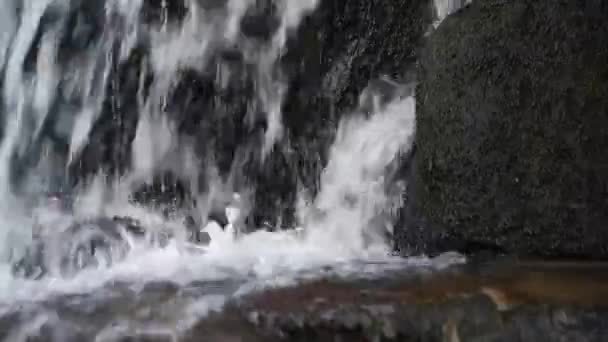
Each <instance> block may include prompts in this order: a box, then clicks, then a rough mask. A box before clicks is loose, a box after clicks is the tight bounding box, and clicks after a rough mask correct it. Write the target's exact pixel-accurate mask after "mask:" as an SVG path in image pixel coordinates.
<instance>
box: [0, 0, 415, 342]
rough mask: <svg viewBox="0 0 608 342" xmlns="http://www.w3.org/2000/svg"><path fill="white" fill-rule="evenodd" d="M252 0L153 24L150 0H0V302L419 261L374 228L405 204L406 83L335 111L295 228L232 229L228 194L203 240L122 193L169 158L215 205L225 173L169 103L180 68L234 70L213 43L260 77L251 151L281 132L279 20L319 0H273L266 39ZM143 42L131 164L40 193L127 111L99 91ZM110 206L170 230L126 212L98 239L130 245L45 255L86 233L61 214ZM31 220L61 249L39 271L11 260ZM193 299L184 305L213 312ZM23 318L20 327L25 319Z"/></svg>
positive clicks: (233, 212) (202, 204) (105, 210)
mask: <svg viewBox="0 0 608 342" xmlns="http://www.w3.org/2000/svg"><path fill="white" fill-rule="evenodd" d="M218 3H220V4H221V5H218ZM256 4H257V2H256V1H254V0H247V1H244V0H226V1H221V2H217V1H216V2H214V1H198V0H190V1H186V2H185V8H186V9H187V11H186V13H187V14H186V15H185V17H184V18H183V19H182V20H177V21H176V20H170V18H169V13H168V8H167V6H168V2H166V1H161V9H160V12H161V15H160V18H161V20H160V21H159V22H158V23H155V22H149V21H146V20H144V17H145V11H146V6H150V5H149V4H146V2H145V1H144V0H106V1H101V0H82V1H76V0H73V1H70V0H4V1H3V2H2V4H0V75H1V77H2V79H1V88H2V97H1V98H0V100H1V107H0V114H1V117H2V120H3V125H2V143H1V145H0V234H1V236H0V239H1V241H3V242H4V243H5V244H4V245H3V246H0V252H2V255H1V256H2V262H1V263H0V303H4V304H7V305H9V304H16V303H20V302H23V301H44V300H47V299H48V298H52V297H53V296H57V295H58V294H65V293H87V292H91V291H95V290H96V289H100V288H102V287H103V286H104V285H105V284H108V283H112V282H117V281H124V282H129V283H133V284H139V283H142V282H144V283H145V282H151V281H162V280H170V281H172V282H175V283H179V284H181V285H183V286H185V285H186V284H189V283H191V282H192V281H215V280H222V279H232V280H233V282H234V283H235V284H237V285H238V286H236V289H226V290H225V292H223V293H221V295H220V296H219V297H217V296H216V297H213V298H211V299H210V298H207V299H205V300H206V301H204V303H202V304H201V303H199V304H200V305H202V308H210V307H217V306H218V305H219V306H221V303H223V301H224V300H225V299H226V298H227V296H231V295H238V294H242V293H246V292H248V291H251V290H254V289H256V288H257V287H258V286H268V285H285V284H290V283H291V282H293V281H295V280H296V279H297V278H298V277H306V276H307V275H311V274H312V275H316V276H319V274H322V271H321V270H323V269H324V267H326V266H332V267H334V269H335V270H336V272H342V273H345V274H350V273H363V272H365V270H366V268H365V265H368V262H372V261H381V262H382V263H383V264H384V267H403V265H404V264H405V265H407V264H411V263H414V264H418V263H425V262H426V260H425V259H416V260H414V259H410V260H404V259H396V258H392V257H390V256H389V253H388V252H389V249H388V247H387V243H386V242H387V241H386V239H385V236H384V235H385V232H386V231H387V230H390V227H388V226H387V217H390V215H391V210H392V209H393V208H397V207H399V206H400V205H401V203H400V202H399V199H398V198H395V196H391V195H388V194H387V191H386V187H387V181H386V180H385V177H386V169H387V167H389V166H390V164H391V163H393V162H394V161H395V159H396V158H399V156H400V155H401V154H407V153H408V152H409V150H410V148H411V144H412V138H413V134H414V125H415V101H414V98H413V95H412V94H409V95H408V96H401V97H399V98H398V99H396V100H395V101H393V102H391V103H389V104H388V105H386V106H384V107H383V108H376V110H375V113H373V114H372V115H370V116H364V115H355V114H353V115H352V116H348V117H346V118H345V119H344V120H343V121H342V122H341V123H340V126H339V129H338V134H337V137H336V139H335V141H334V143H333V145H332V146H331V148H330V160H329V163H328V165H327V167H326V169H325V171H324V173H323V175H322V182H321V189H320V192H319V194H318V195H317V197H316V198H315V199H314V200H313V201H311V203H309V205H302V206H301V208H300V209H299V213H298V214H299V217H300V224H301V227H299V228H297V229H295V230H290V231H279V232H273V233H271V232H266V231H257V232H254V233H250V234H247V235H239V236H238V238H235V235H236V234H235V233H236V232H235V231H236V230H238V227H237V225H238V220H239V217H238V216H239V210H242V208H238V207H232V208H230V207H229V208H227V211H228V212H227V216H228V218H229V221H230V224H229V225H228V226H227V227H226V229H222V228H220V227H219V225H217V224H216V223H215V222H210V223H208V224H206V225H205V226H201V227H198V228H197V229H202V230H203V231H205V232H206V233H208V234H209V236H210V238H211V242H210V244H209V245H208V246H205V247H201V246H197V245H194V244H192V243H189V242H188V241H187V238H186V237H185V235H186V234H187V228H186V227H184V224H183V221H182V219H183V217H179V216H178V217H172V216H171V217H167V215H164V214H163V213H162V212H159V210H154V209H150V208H147V207H143V206H139V205H136V204H133V203H132V202H131V201H130V194H131V192H132V190H133V189H134V188H136V187H137V186H139V185H141V184H142V183H146V182H148V181H149V180H150V179H151V178H152V177H153V176H154V175H155V173H157V172H158V171H159V170H165V169H169V170H172V171H175V172H177V173H178V174H179V176H180V177H182V178H184V179H187V180H188V181H189V183H188V184H190V185H191V189H189V190H191V192H192V193H194V195H195V197H196V198H197V200H198V204H197V205H198V207H197V210H199V211H201V212H208V211H209V210H210V209H209V208H208V207H209V205H207V204H209V203H211V202H212V201H213V200H214V199H213V198H211V197H214V196H224V197H225V196H226V193H227V192H230V194H232V192H231V191H230V190H233V187H232V186H227V185H226V184H225V182H223V181H221V180H218V177H216V176H213V172H209V169H213V168H212V167H200V163H199V162H200V160H198V159H199V158H200V154H197V153H196V152H195V146H193V145H192V143H190V142H189V141H188V139H184V137H183V136H180V133H178V129H177V123H176V122H175V120H174V119H172V116H171V114H175V113H172V112H171V111H172V109H171V108H170V106H169V105H168V101H169V100H168V98H169V97H170V96H171V94H172V93H173V92H175V89H176V87H177V85H178V83H179V81H180V78H181V77H182V75H183V71H184V70H195V71H197V72H201V73H204V72H206V70H208V69H209V68H210V67H212V69H213V68H215V69H217V70H220V72H218V73H217V75H218V79H217V80H216V81H217V83H218V84H219V86H222V85H225V83H226V82H227V81H226V79H229V78H230V77H233V76H234V75H233V73H234V71H233V70H231V69H230V68H229V67H227V66H226V65H224V64H222V63H221V62H217V60H216V59H214V56H215V54H216V53H217V52H218V51H223V50H225V49H235V48H236V49H237V50H238V51H239V52H240V53H241V54H242V56H243V59H244V60H245V64H247V65H249V66H250V67H251V69H252V71H251V74H252V75H253V78H254V81H255V82H254V83H255V91H254V95H253V99H251V101H250V102H249V103H248V105H249V106H250V107H255V108H256V110H255V111H256V112H257V111H260V112H262V113H264V115H265V117H266V122H267V129H266V130H265V132H264V135H263V140H262V143H261V144H260V146H258V148H259V154H260V155H261V157H262V159H263V158H264V157H265V156H266V155H267V154H268V153H269V151H270V150H271V149H272V147H273V145H274V144H275V142H277V141H278V140H279V139H280V138H281V135H282V122H281V111H280V109H281V107H282V101H283V94H284V93H285V86H286V83H285V80H284V79H283V75H282V74H281V73H280V68H278V67H277V63H278V60H279V58H280V57H281V55H282V53H283V52H284V51H283V50H284V46H285V43H286V40H287V36H288V34H289V32H290V31H291V30H293V29H294V28H296V27H297V26H298V25H299V22H300V20H301V19H302V17H303V16H304V15H306V14H307V13H310V12H311V11H313V10H314V8H315V7H316V5H317V0H282V1H277V2H276V8H275V9H274V13H275V15H276V16H277V17H278V24H277V25H276V28H275V29H274V30H273V31H272V34H271V35H270V38H269V39H267V41H266V42H261V41H260V39H258V38H256V37H253V38H252V37H249V36H247V35H244V34H242V32H241V23H242V21H243V20H244V18H245V17H246V16H247V15H248V13H249V12H248V11H249V10H250V8H252V7H254V6H255V5H256ZM66 46H67V47H66ZM141 46H145V47H146V49H147V51H148V52H149V53H148V54H147V55H146V56H147V57H146V58H144V59H142V60H141V61H139V63H137V64H139V65H137V66H136V67H139V68H140V69H139V74H138V75H137V76H136V78H137V82H136V83H137V89H136V90H135V91H134V92H133V94H130V95H127V96H132V97H133V99H131V100H132V102H133V103H135V107H136V116H137V117H136V123H137V126H136V129H135V130H134V137H133V140H132V143H130V149H129V151H130V154H129V156H128V159H130V163H129V164H128V165H129V167H128V172H125V174H124V175H122V176H121V177H116V178H112V177H110V176H109V175H106V174H104V173H103V172H102V171H103V170H98V171H99V172H98V175H97V176H96V177H93V178H89V179H88V180H87V182H84V183H81V184H79V186H78V187H76V190H73V192H72V193H71V194H70V195H71V196H72V197H73V198H74V200H73V203H71V204H70V206H71V208H70V209H69V210H65V209H61V208H57V207H53V206H49V203H48V202H49V201H48V198H47V199H46V200H45V201H43V202H44V203H43V204H42V205H41V204H40V203H39V199H40V198H41V197H43V198H46V195H45V194H46V193H48V192H53V191H56V190H57V189H65V187H66V186H67V184H68V183H69V177H68V174H69V170H70V168H72V167H74V165H75V164H78V163H80V162H81V161H82V159H83V158H86V157H87V152H86V151H87V149H86V148H87V146H88V144H92V143H93V144H94V143H96V142H92V141H90V137H91V136H92V132H93V130H94V129H95V127H96V125H97V124H98V123H99V122H100V121H101V119H102V118H103V116H104V115H117V114H120V112H121V110H122V111H125V110H127V109H125V108H120V106H118V107H117V108H114V107H112V106H110V107H111V110H110V111H109V112H108V110H107V107H108V103H110V104H112V103H114V102H117V101H114V102H113V101H108V98H110V100H112V99H111V98H112V97H113V96H117V94H114V93H112V92H110V91H109V90H111V89H114V88H115V85H114V82H116V77H117V76H116V75H115V73H116V72H117V70H116V68H117V67H116V66H117V65H119V64H120V63H125V62H127V61H129V60H130V58H131V57H132V56H133V55H134V54H137V53H139V52H138V51H139V50H138V49H140V47H141ZM32 51H34V52H32ZM125 73H128V71H127V72H125ZM149 75H152V76H153V77H148V76H149ZM118 76H125V75H118ZM127 76H128V75H126V76H125V77H127ZM201 96H202V95H201ZM118 102H120V101H118ZM376 107H377V106H376ZM200 115H207V113H200ZM244 120H246V121H251V118H250V117H248V116H246V117H245V119H244ZM112 122H113V123H114V124H119V123H117V122H116V121H112ZM49 131H51V133H52V134H50V133H49ZM58 141H59V142H58ZM119 143H120V142H116V144H119ZM58 145H61V147H57V146H58ZM204 161H205V162H206V163H207V164H213V162H214V160H212V158H208V159H206V160H204ZM201 177H202V178H203V179H204V181H205V182H207V183H208V184H209V186H208V187H207V188H206V190H204V191H201V190H200V189H199V186H198V185H197V184H198V182H199V181H200V179H201ZM401 191H405V189H402V190H401ZM114 216H117V217H128V218H132V219H135V220H137V222H139V224H140V225H141V226H142V227H145V229H146V230H147V231H151V232H155V233H160V232H169V233H170V237H169V239H168V240H167V241H165V242H163V243H159V242H158V241H157V240H154V239H152V238H151V237H150V236H147V235H146V236H145V237H144V238H137V237H134V236H133V235H132V234H128V233H126V232H125V227H122V226H121V227H120V229H118V231H117V232H115V234H109V233H107V234H106V233H104V234H105V235H103V234H102V235H103V236H102V237H100V238H99V239H101V240H102V242H103V241H106V240H107V239H110V240H112V239H115V240H118V241H123V243H122V245H121V244H120V243H119V244H117V245H119V246H124V247H125V248H126V251H125V250H123V249H121V248H119V249H120V250H119V251H118V252H111V253H110V254H112V255H110V256H109V259H112V262H105V261H104V260H97V261H96V263H95V265H96V267H89V268H84V269H82V270H80V271H79V272H76V273H74V274H71V276H69V277H65V276H63V274H62V272H61V271H60V270H56V269H55V270H54V269H52V268H53V267H56V268H60V266H57V265H61V263H62V261H61V260H60V259H61V258H60V257H59V255H61V253H65V251H62V250H61V248H62V247H61V246H63V245H62V243H63V242H64V241H65V240H69V241H74V242H73V243H72V244H70V246H72V247H70V248H74V249H75V250H77V249H78V248H79V247H80V246H82V245H83V243H88V242H87V241H90V240H91V239H92V237H91V236H90V235H87V233H82V231H79V230H70V227H74V225H78V224H81V223H82V222H87V220H89V221H90V220H95V219H97V218H99V217H108V218H111V217H114ZM203 216H204V215H203ZM203 223H204V222H203ZM98 225H99V226H100V227H101V226H102V224H100V223H99V224H98ZM100 229H101V230H103V229H102V228H100ZM37 234H38V235H40V234H42V235H43V236H47V237H48V239H50V241H55V240H56V241H57V244H58V246H59V247H57V249H58V250H53V248H50V249H48V250H45V253H46V254H45V255H44V256H43V258H46V259H49V260H51V259H53V258H55V259H57V260H56V261H54V263H53V262H51V264H52V265H51V266H53V265H54V266H53V267H51V269H50V270H49V272H48V274H46V275H45V276H44V277H42V278H40V279H38V280H28V279H21V278H16V277H14V276H13V275H12V273H11V264H10V263H11V262H12V261H14V260H15V259H14V258H15V256H18V255H22V254H24V253H26V252H25V250H26V247H27V246H28V245H30V244H32V241H33V239H34V236H36V235H37ZM45 234H46V235H45ZM53 236H55V237H54V238H53ZM53 239H55V240H53ZM104 239H106V240H104ZM152 240H154V241H152ZM112 241H114V240H112ZM114 253H119V254H121V257H120V258H117V257H116V256H115V255H113V254H114ZM123 254H124V255H123ZM101 259H103V258H101ZM114 259H115V260H114ZM106 261H107V260H106ZM357 262H364V263H363V264H360V263H357ZM371 269H372V270H375V267H371ZM218 298H219V299H218ZM191 304H192V303H191ZM195 304H196V303H195ZM193 305H194V304H193ZM189 307H190V306H189ZM190 308H191V309H192V312H190V313H189V314H192V315H204V313H206V312H207V311H208V310H207V309H201V308H200V307H199V309H200V310H199V309H196V308H192V307H190ZM44 319H50V318H49V317H46V316H45V317H44ZM36 322H37V321H34V322H30V323H31V324H34V325H36V324H37V323H36ZM39 323H40V322H39ZM41 324H42V323H41ZM21 328H23V329H26V330H27V329H30V328H31V329H34V330H36V329H38V328H36V327H34V326H31V325H28V326H25V327H21ZM23 329H21V330H19V332H18V333H19V334H23V333H24V332H23V331H24V330H23ZM107 333H112V332H107ZM26 335H27V334H26ZM19 336H21V335H19ZM24 336H25V335H24ZM13 337H15V336H13ZM14 340H18V338H17V339H14Z"/></svg>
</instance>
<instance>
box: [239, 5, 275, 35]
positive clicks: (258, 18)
mask: <svg viewBox="0 0 608 342" xmlns="http://www.w3.org/2000/svg"><path fill="white" fill-rule="evenodd" d="M276 7H277V5H276V3H275V2H274V1H272V0H257V1H256V4H255V5H254V6H252V7H251V8H250V9H249V10H248V11H247V13H245V16H244V17H243V19H242V20H241V32H242V33H243V34H244V35H245V36H246V37H250V38H255V39H259V40H261V41H269V40H270V39H272V37H273V36H274V34H275V33H276V31H277V30H278V28H279V27H280V25H281V18H279V17H278V13H277V8H276Z"/></svg>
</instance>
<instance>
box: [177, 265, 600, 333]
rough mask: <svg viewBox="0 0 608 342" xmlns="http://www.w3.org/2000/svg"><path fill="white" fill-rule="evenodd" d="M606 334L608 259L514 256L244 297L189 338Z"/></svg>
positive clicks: (195, 328)
mask: <svg viewBox="0 0 608 342" xmlns="http://www.w3.org/2000/svg"><path fill="white" fill-rule="evenodd" d="M203 336H204V337H205V338H204V339H205V341H235V342H236V341H442V342H461V341H474V342H482V341H492V342H495V341H509V342H512V341H539V342H540V341H604V340H605V336H608V264H589V263H587V264H579V263H567V262H560V263H556V262H552V263H544V262H525V263H524V262H516V263H513V262H509V263H507V264H502V265H501V264H500V263H492V264H484V265H476V266H472V265H466V266H458V267H453V268H449V269H447V270H444V271H440V272H437V271H429V272H424V271H422V272H421V271H416V272H415V274H411V272H410V273H404V274H401V275H395V274H393V275H391V276H390V277H388V278H385V279H374V280H354V281H353V280H349V281H346V280H340V279H326V280H322V281H314V282H309V283H306V284H303V285H299V286H297V287H291V288H281V289H274V290H269V291H266V292H263V293H258V294H254V295H250V296H248V297H245V298H241V299H240V300H239V301H238V302H234V303H231V304H230V305H229V306H228V307H226V308H225V309H224V310H223V311H222V312H221V313H216V314H213V315H212V316H211V317H209V318H208V319H206V320H204V321H201V322H200V323H199V324H197V325H196V326H195V327H194V329H192V330H191V331H190V332H189V334H188V336H185V337H184V340H185V341H198V340H199V339H200V338H201V337H203Z"/></svg>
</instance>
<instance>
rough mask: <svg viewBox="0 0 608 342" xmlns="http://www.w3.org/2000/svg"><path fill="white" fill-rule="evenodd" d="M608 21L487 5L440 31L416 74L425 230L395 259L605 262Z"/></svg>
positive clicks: (541, 4)
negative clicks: (452, 253)
mask: <svg viewBox="0 0 608 342" xmlns="http://www.w3.org/2000/svg"><path fill="white" fill-rule="evenodd" d="M606 18H608V6H606V4H605V3H604V2H602V1H585V2H572V1H551V2H549V1H531V0H530V1H526V0H517V1H500V0H490V1H475V2H473V4H472V5H470V6H468V7H467V8H465V9H463V10H461V11H460V12H458V13H456V14H454V15H452V16H451V17H449V18H447V19H446V20H445V21H444V22H443V23H442V24H441V25H440V27H439V28H438V30H437V31H436V32H435V33H434V34H433V35H432V36H431V37H430V39H429V40H428V43H427V45H426V47H425V49H424V51H423V52H422V53H421V56H420V66H419V69H418V81H419V84H418V89H417V147H418V150H417V155H416V160H415V164H416V166H415V173H416V175H415V177H416V181H415V185H414V189H413V191H414V194H415V204H416V205H415V208H414V209H413V211H412V212H414V213H415V214H416V215H418V217H419V218H420V217H421V218H424V222H425V224H428V226H427V227H425V228H424V229H426V231H424V230H423V229H418V228H417V226H416V225H413V226H412V227H410V228H408V229H404V230H403V231H401V232H400V237H399V239H400V241H399V244H400V245H401V247H402V248H403V249H404V250H407V249H408V247H411V246H412V245H416V246H417V247H419V248H413V249H410V250H411V251H422V250H425V249H426V250H427V251H429V250H433V249H442V248H456V249H466V248H467V247H466V246H469V248H472V249H475V248H482V249H483V248H490V249H494V250H497V251H503V252H506V253H516V254H520V255H543V256H568V255H569V256H577V257H588V258H605V257H607V256H608V247H607V246H608V229H607V228H606V224H607V223H608V211H606V208H607V207H608V169H607V165H608V154H607V153H606V152H605V151H606V149H607V148H608V63H606V61H608V27H607V26H606V25H605V20H606ZM421 222H422V221H421ZM471 246H477V247H471ZM484 246H485V247H484Z"/></svg>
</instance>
